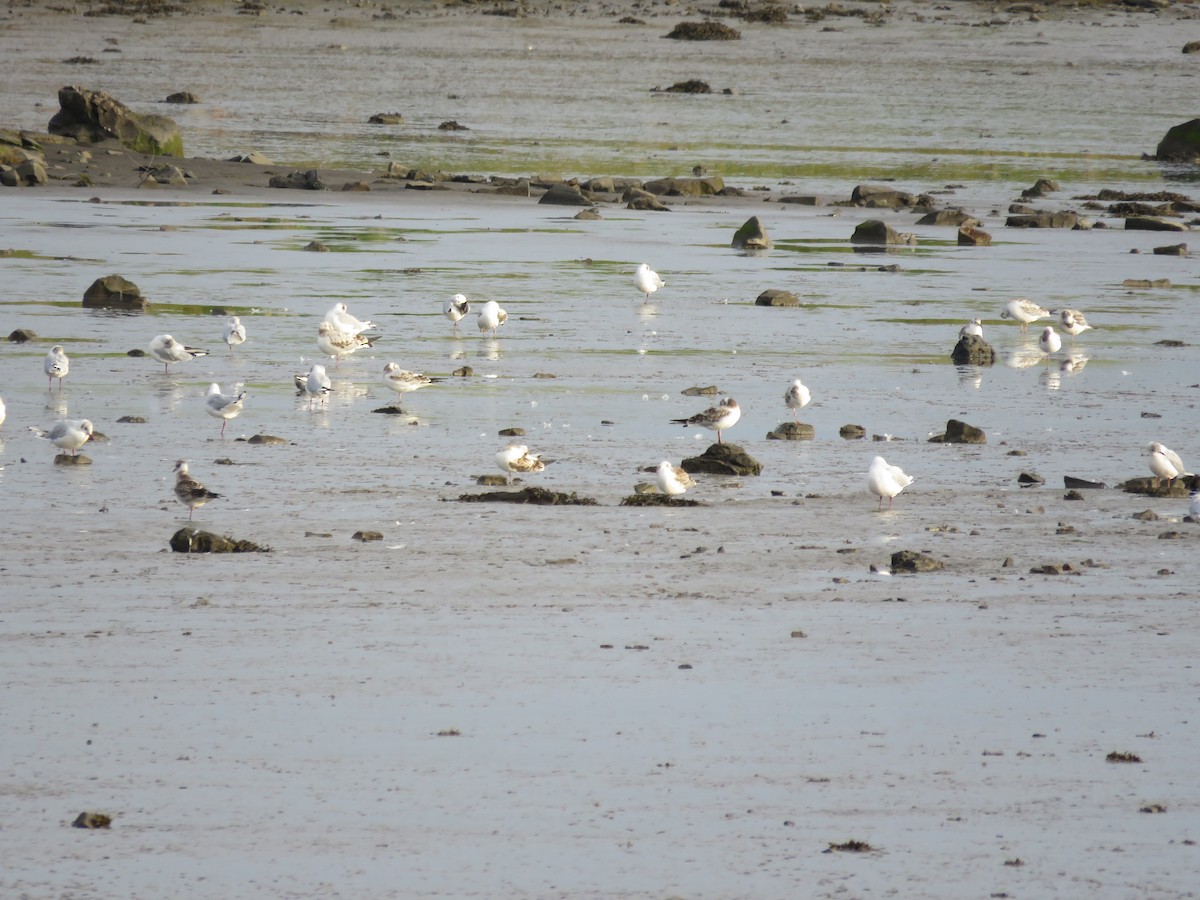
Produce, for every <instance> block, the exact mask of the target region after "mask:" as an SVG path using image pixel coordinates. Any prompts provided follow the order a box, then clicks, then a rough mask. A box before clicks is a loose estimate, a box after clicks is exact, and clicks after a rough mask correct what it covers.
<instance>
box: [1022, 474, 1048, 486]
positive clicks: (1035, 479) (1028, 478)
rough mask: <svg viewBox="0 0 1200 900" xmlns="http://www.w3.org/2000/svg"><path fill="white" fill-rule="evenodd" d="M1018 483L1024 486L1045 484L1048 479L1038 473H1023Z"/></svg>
mask: <svg viewBox="0 0 1200 900" xmlns="http://www.w3.org/2000/svg"><path fill="white" fill-rule="evenodd" d="M1017 483H1018V484H1022V485H1026V486H1028V485H1031V484H1045V483H1046V479H1045V478H1043V477H1042V476H1041V475H1039V474H1038V473H1037V472H1022V473H1021V474H1020V475H1018V476H1017Z"/></svg>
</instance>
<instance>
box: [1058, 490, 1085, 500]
mask: <svg viewBox="0 0 1200 900" xmlns="http://www.w3.org/2000/svg"><path fill="white" fill-rule="evenodd" d="M1063 499H1064V500H1082V499H1083V494H1081V493H1079V491H1067V492H1066V493H1065V494H1063Z"/></svg>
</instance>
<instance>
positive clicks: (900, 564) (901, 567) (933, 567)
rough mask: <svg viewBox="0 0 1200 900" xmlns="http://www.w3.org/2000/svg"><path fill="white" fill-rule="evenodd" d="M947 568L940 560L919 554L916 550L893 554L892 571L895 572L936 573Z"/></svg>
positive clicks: (898, 551)
mask: <svg viewBox="0 0 1200 900" xmlns="http://www.w3.org/2000/svg"><path fill="white" fill-rule="evenodd" d="M944 568H946V564H945V563H943V562H942V561H941V560H940V559H934V558H933V557H932V556H928V555H926V554H924V553H918V552H917V551H915V550H897V551H896V552H895V553H893V554H892V571H893V572H909V573H917V572H936V571H937V570H938V569H944Z"/></svg>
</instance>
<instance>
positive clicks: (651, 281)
mask: <svg viewBox="0 0 1200 900" xmlns="http://www.w3.org/2000/svg"><path fill="white" fill-rule="evenodd" d="M633 286H634V287H636V288H637V289H638V290H639V291H641V292H642V294H643V295H644V297H645V299H644V300H642V302H643V303H649V302H650V295H651V294H653V293H654V292H655V291H657V290H658V289H659V288H661V287H666V286H667V283H666V282H665V281H663V280H662V279H661V278H659V277H658V273H657V272H655V271H654V270H653V269H652V268H650V267H649V266H648V265H646V263H642V264H641V265H640V266H638V267H637V271H636V272H634V273H633Z"/></svg>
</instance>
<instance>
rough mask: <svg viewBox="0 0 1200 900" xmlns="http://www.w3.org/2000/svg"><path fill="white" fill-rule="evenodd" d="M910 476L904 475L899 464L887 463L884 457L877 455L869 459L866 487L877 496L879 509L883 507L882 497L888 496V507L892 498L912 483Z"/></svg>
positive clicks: (890, 506)
mask: <svg viewBox="0 0 1200 900" xmlns="http://www.w3.org/2000/svg"><path fill="white" fill-rule="evenodd" d="M912 481H913V480H912V476H911V475H905V474H904V470H903V469H901V468H900V467H899V466H891V465H888V462H887V460H886V459H884V458H883V457H882V456H877V457H875V458H874V459H873V460H871V468H870V469H869V470H868V471H867V488H868V489H869V490H870V491H871V493H872V494H874V495H875V496H876V497H878V498H879V509H883V498H884V497H887V498H888V509H891V508H892V498H893V497H895V496H896V495H897V494H898V493H900V492H901V491H902V490H904V489H905V488H906V487H908V486H909V485H910V484H912Z"/></svg>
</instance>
